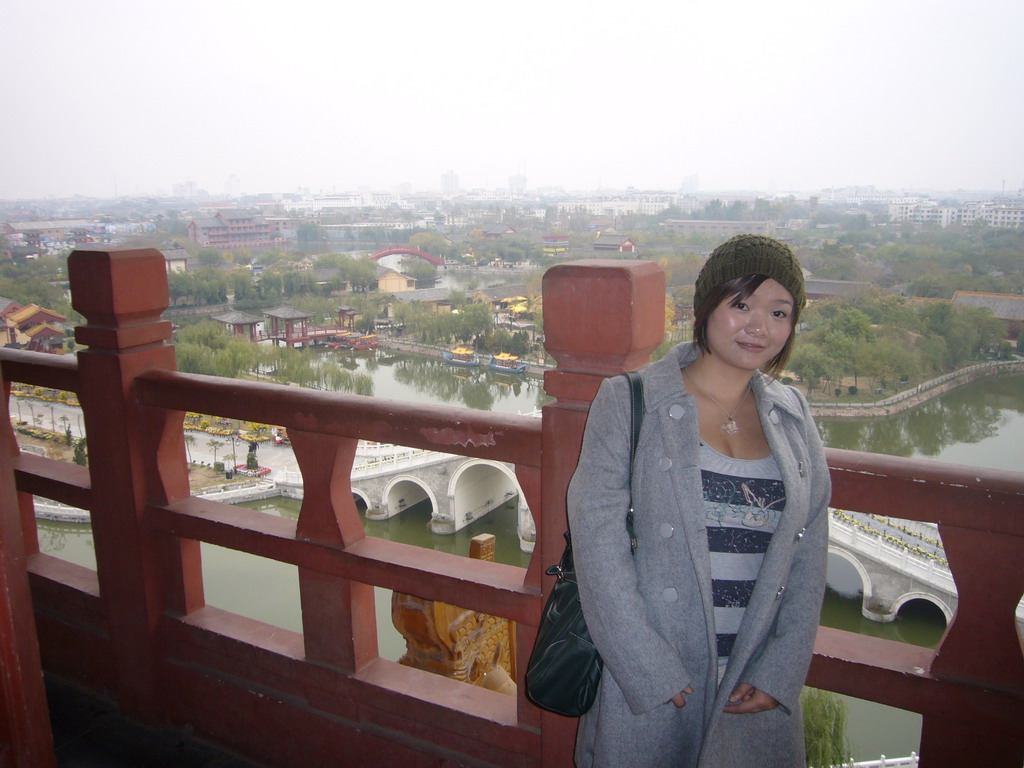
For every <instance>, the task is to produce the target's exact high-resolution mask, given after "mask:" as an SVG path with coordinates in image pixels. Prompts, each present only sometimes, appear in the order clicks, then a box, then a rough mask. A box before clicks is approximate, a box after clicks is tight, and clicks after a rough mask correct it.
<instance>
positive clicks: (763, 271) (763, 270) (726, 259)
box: [693, 235, 807, 323]
mask: <svg viewBox="0 0 1024 768" xmlns="http://www.w3.org/2000/svg"><path fill="white" fill-rule="evenodd" d="M747 275H767V276H768V277H770V278H772V279H773V280H775V281H777V282H778V283H780V284H781V285H782V286H783V287H784V288H785V289H786V290H787V291H789V292H790V293H791V294H792V295H793V322H794V323H795V322H796V321H797V318H799V317H800V311H801V310H802V309H803V308H804V305H805V304H806V303H807V294H806V293H805V292H804V273H803V270H801V269H800V262H798V261H797V260H796V256H794V255H793V251H791V250H790V249H789V246H788V245H786V244H785V243H780V242H779V241H778V240H776V239H775V238H774V237H766V236H764V235H736V236H735V237H731V238H729V239H728V240H726V241H725V242H724V243H722V244H721V245H720V246H718V247H717V248H715V250H713V251H712V252H711V255H710V256H708V260H707V261H706V262H705V263H704V266H703V268H702V269H701V271H700V274H699V275H697V284H696V287H695V289H694V293H693V306H694V307H699V306H701V305H702V304H703V303H704V302H705V301H707V298H708V296H710V295H711V292H712V291H713V290H714V289H715V288H717V287H718V286H720V285H722V283H727V282H729V281H730V280H735V279H736V278H738V277H746V276H747Z"/></svg>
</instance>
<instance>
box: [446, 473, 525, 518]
mask: <svg viewBox="0 0 1024 768" xmlns="http://www.w3.org/2000/svg"><path fill="white" fill-rule="evenodd" d="M516 496H518V497H519V498H520V500H522V499H523V493H522V489H521V488H520V487H519V481H518V480H517V479H516V475H515V472H513V471H512V469H511V468H509V467H508V466H507V465H505V464H503V463H501V462H500V461H489V460H487V459H478V460H470V461H466V462H465V463H463V464H460V465H459V468H458V469H456V470H455V472H454V473H453V474H452V479H451V482H449V483H448V499H449V509H450V514H451V517H452V519H451V522H452V523H453V524H454V525H455V529H456V530H459V529H461V528H462V527H463V526H464V525H466V524H467V523H469V522H472V521H473V520H474V519H477V518H479V517H481V516H483V515H485V514H487V513H488V512H490V511H491V510H492V509H494V508H495V507H497V506H500V505H501V504H504V503H505V502H506V501H508V500H509V499H512V498H514V497H516ZM519 527H520V528H521V527H522V524H521V523H520V526H519Z"/></svg>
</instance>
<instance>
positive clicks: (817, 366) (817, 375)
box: [786, 342, 829, 392]
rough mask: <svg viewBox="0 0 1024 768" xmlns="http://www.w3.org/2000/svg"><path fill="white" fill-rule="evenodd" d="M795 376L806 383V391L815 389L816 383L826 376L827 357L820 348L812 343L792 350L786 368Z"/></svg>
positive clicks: (799, 345)
mask: <svg viewBox="0 0 1024 768" xmlns="http://www.w3.org/2000/svg"><path fill="white" fill-rule="evenodd" d="M786 367H787V368H788V369H789V370H791V371H793V373H795V374H796V375H797V376H799V377H800V378H801V379H803V380H804V381H805V382H807V391H808V392H811V391H813V390H814V389H816V388H817V386H818V382H819V381H820V380H821V379H822V378H823V377H824V376H826V375H827V374H828V370H829V360H828V356H827V355H826V354H825V353H824V352H823V351H822V349H821V347H819V346H817V345H816V344H813V343H807V342H804V343H801V344H798V345H797V346H796V348H795V349H794V350H793V354H792V356H791V357H790V359H789V363H788V365H787V366H786Z"/></svg>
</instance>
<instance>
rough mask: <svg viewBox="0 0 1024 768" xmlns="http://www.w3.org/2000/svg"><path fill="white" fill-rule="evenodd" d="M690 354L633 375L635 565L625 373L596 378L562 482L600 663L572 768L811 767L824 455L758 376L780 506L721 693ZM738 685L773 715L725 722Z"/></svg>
mask: <svg viewBox="0 0 1024 768" xmlns="http://www.w3.org/2000/svg"><path fill="white" fill-rule="evenodd" d="M694 359H696V352H695V350H694V349H693V347H692V346H691V345H689V344H683V345H680V346H678V347H676V348H674V349H673V350H672V351H670V352H669V354H668V355H666V356H665V357H664V358H663V359H662V360H660V361H658V362H656V363H653V364H651V365H650V366H649V367H648V368H646V369H645V370H644V371H642V372H641V376H642V379H643V382H644V400H645V403H646V413H645V415H644V422H643V427H642V429H641V434H640V444H639V448H638V451H637V459H636V466H635V470H634V475H633V499H634V506H635V509H636V534H637V539H638V541H639V546H638V548H637V550H636V554H635V556H631V555H630V548H629V540H628V536H627V534H626V530H625V513H626V507H627V503H628V497H629V469H628V464H629V432H630V430H629V402H630V401H629V386H628V383H627V381H626V379H625V377H622V376H616V377H613V378H610V379H607V380H606V381H605V382H603V383H602V385H601V388H600V391H599V392H598V395H597V397H596V398H595V400H594V403H593V405H592V406H591V409H590V416H589V418H588V421H587V428H586V433H585V436H584V441H583V451H582V454H581V456H580V462H579V465H578V467H577V469H576V473H575V475H574V476H573V479H572V482H571V484H570V486H569V495H568V508H569V527H570V530H571V531H572V541H573V550H574V556H575V562H576V571H577V577H578V580H579V588H580V599H581V601H582V605H583V612H584V615H585V616H586V620H587V625H588V627H589V629H590V632H591V635H592V637H593V639H594V643H595V645H596V646H597V648H598V650H599V651H600V653H601V656H602V657H603V659H604V662H605V667H604V673H603V676H602V680H601V686H600V689H599V691H598V696H597V701H596V702H595V703H594V706H593V708H592V709H591V710H590V712H588V713H587V714H586V715H584V716H583V718H582V720H581V721H580V726H579V733H578V736H577V744H576V763H577V765H578V766H579V768H590V767H591V766H594V767H595V768H597V767H606V766H607V767H608V768H625V767H627V766H656V767H657V768H670V767H674V766H678V767H679V768H690V767H691V766H700V768H711V767H717V766H723V767H724V766H729V768H737V766H744V765H749V766H758V767H759V768H763V767H768V768H771V767H772V766H779V768H782V767H785V768H795V767H796V766H803V765H804V745H803V723H802V717H801V713H800V691H801V689H802V686H803V682H804V679H805V677H806V674H807V667H808V664H809V663H810V658H811V653H812V649H813V644H814V638H815V633H816V631H817V627H818V617H819V613H820V610H821V600H822V594H823V591H824V584H825V561H826V556H827V546H828V514H827V505H828V502H829V497H830V495H831V482H830V480H829V473H828V467H827V466H826V464H825V455H824V450H823V447H822V443H821V439H820V438H819V436H818V432H817V429H816V428H815V426H814V423H813V421H812V420H811V416H810V412H809V411H808V408H807V403H806V401H805V399H804V397H803V396H802V395H801V394H800V393H799V392H797V391H796V390H795V389H793V388H791V387H787V386H784V385H782V384H780V383H778V382H777V381H774V380H771V379H769V378H768V377H766V376H762V375H760V374H755V376H754V378H753V380H752V381H751V387H752V391H753V394H754V397H755V400H756V403H757V409H758V413H759V414H760V417H761V424H762V426H763V428H764V434H765V437H766V438H767V440H768V445H769V446H770V447H771V450H772V453H773V454H774V456H775V459H776V461H777V462H778V465H779V468H780V470H781V472H782V478H783V483H784V485H785V493H786V503H785V508H784V511H783V514H782V517H781V519H780V522H779V525H778V528H777V529H776V531H775V535H774V536H773V538H772V541H771V545H770V546H769V549H768V551H767V553H766V554H765V557H764V561H763V564H762V566H761V571H760V574H759V576H758V580H757V585H756V587H755V588H754V592H753V594H752V596H751V599H750V603H749V605H748V607H747V610H746V613H745V615H744V619H743V623H742V626H741V627H740V631H739V636H738V637H737V640H736V645H735V646H734V648H733V652H732V656H731V657H730V662H729V666H728V668H727V670H726V673H725V677H724V679H723V680H722V683H721V685H719V684H718V681H717V658H716V650H715V648H716V646H715V627H714V619H713V605H712V597H711V565H710V556H709V553H708V543H707V532H706V528H705V524H704V502H703V495H702V491H701V478H700V467H699V466H698V462H699V459H698V451H699V444H700V436H699V434H698V428H697V410H696V404H695V402H694V400H693V397H692V396H691V395H690V394H689V393H688V392H687V391H686V388H685V387H684V386H683V382H682V377H681V374H680V369H681V368H682V367H685V366H686V365H688V364H689V363H691V362H692V361H693V360H694ZM740 682H745V683H749V684H750V685H753V686H754V687H755V688H758V689H760V690H763V691H765V692H766V693H769V694H771V695H772V696H773V697H774V698H775V699H776V700H778V702H779V704H780V706H779V708H777V709H775V710H771V711H768V712H761V713H757V714H748V715H733V714H726V713H724V712H722V708H723V707H724V706H725V704H726V699H727V698H728V696H729V694H730V693H731V692H732V690H733V689H734V688H735V686H736V685H737V684H738V683H740ZM687 685H689V686H692V687H693V690H694V693H693V694H692V695H690V696H687V705H686V706H685V707H683V708H677V707H676V706H675V705H674V704H672V703H671V702H670V701H669V700H670V699H671V698H672V696H674V695H675V694H677V693H679V692H681V691H682V690H683V689H684V688H685V687H686V686H687Z"/></svg>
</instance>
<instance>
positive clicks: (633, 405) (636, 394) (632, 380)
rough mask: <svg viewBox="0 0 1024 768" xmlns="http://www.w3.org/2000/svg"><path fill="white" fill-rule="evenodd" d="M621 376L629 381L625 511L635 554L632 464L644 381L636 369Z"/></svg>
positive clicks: (638, 430)
mask: <svg viewBox="0 0 1024 768" xmlns="http://www.w3.org/2000/svg"><path fill="white" fill-rule="evenodd" d="M623 376H625V377H626V380H627V381H628V382H629V396H630V400H629V429H630V441H629V509H628V511H627V512H626V532H627V533H628V534H629V553H630V554H635V553H636V547H637V540H636V531H635V530H634V528H633V521H634V514H633V466H634V464H635V463H636V447H637V444H638V443H639V442H640V427H641V426H642V425H643V423H644V383H643V381H642V380H641V379H640V374H639V373H637V372H636V371H626V372H625V373H624V374H623Z"/></svg>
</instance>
